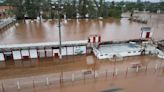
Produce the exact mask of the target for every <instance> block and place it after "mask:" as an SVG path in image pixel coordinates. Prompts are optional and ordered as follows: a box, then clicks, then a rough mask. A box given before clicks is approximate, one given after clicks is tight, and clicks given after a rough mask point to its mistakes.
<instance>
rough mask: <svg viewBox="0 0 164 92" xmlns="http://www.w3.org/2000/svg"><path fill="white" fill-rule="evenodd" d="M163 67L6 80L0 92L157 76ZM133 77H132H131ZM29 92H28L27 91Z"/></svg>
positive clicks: (103, 70)
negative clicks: (138, 76) (136, 76)
mask: <svg viewBox="0 0 164 92" xmlns="http://www.w3.org/2000/svg"><path fill="white" fill-rule="evenodd" d="M163 68H164V65H163V64H162V63H161V64H155V65H153V66H152V65H150V66H149V65H147V66H144V67H136V68H132V67H126V68H124V69H120V68H118V67H114V68H113V69H102V70H95V71H94V70H83V71H70V72H60V73H55V74H50V75H48V76H47V75H43V76H35V77H28V78H17V79H8V80H3V81H1V84H0V92H22V91H24V90H30V92H37V90H39V89H47V88H49V87H50V86H55V87H62V86H63V85H66V84H67V85H74V84H75V82H77V81H84V82H87V81H88V80H93V81H99V79H101V78H104V79H106V80H107V79H110V78H111V79H118V78H121V77H123V78H128V77H130V76H131V75H140V74H145V75H147V74H149V73H153V74H157V73H161V70H163ZM133 77H134V76H133ZM28 92H29V91H28ZM38 92H39V91H38Z"/></svg>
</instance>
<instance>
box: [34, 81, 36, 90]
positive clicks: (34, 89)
mask: <svg viewBox="0 0 164 92" xmlns="http://www.w3.org/2000/svg"><path fill="white" fill-rule="evenodd" d="M33 89H34V92H36V89H35V82H34V80H33Z"/></svg>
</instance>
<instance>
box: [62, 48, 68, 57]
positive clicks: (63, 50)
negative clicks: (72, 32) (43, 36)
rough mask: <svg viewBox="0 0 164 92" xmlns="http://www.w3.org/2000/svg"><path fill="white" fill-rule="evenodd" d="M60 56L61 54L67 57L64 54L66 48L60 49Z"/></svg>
mask: <svg viewBox="0 0 164 92" xmlns="http://www.w3.org/2000/svg"><path fill="white" fill-rule="evenodd" d="M61 54H62V55H63V56H65V55H67V53H66V47H62V48H61Z"/></svg>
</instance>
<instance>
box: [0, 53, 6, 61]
mask: <svg viewBox="0 0 164 92" xmlns="http://www.w3.org/2000/svg"><path fill="white" fill-rule="evenodd" d="M0 61H5V58H4V54H3V53H0Z"/></svg>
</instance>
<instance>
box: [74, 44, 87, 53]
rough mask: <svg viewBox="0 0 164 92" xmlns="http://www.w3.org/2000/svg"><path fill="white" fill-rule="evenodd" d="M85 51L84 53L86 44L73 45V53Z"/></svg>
mask: <svg viewBox="0 0 164 92" xmlns="http://www.w3.org/2000/svg"><path fill="white" fill-rule="evenodd" d="M85 53H86V46H76V47H74V55H77V54H85Z"/></svg>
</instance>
